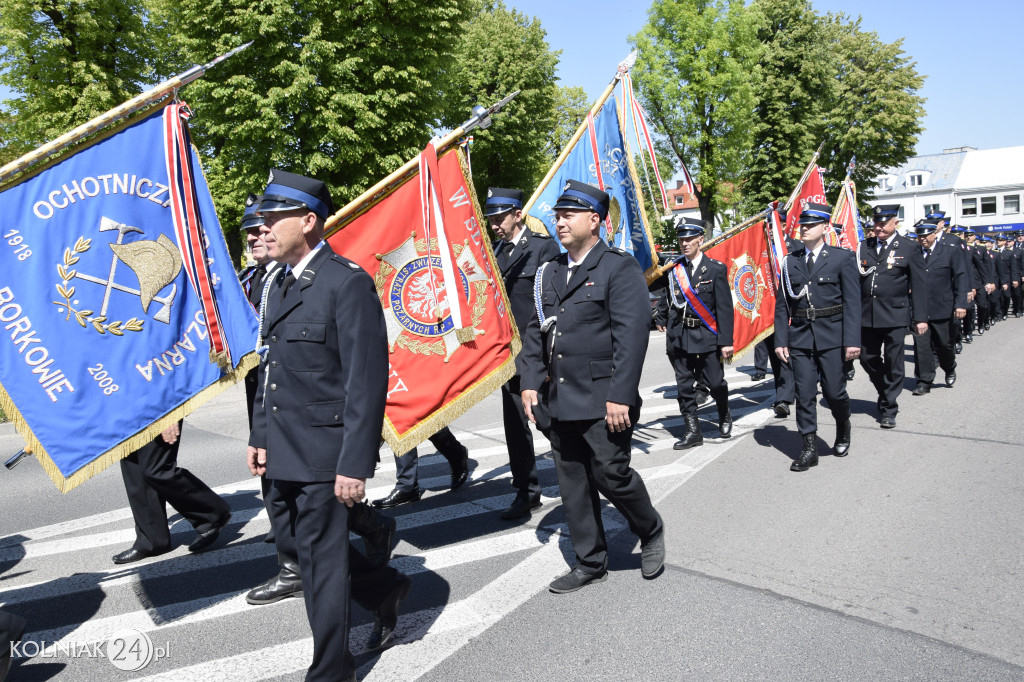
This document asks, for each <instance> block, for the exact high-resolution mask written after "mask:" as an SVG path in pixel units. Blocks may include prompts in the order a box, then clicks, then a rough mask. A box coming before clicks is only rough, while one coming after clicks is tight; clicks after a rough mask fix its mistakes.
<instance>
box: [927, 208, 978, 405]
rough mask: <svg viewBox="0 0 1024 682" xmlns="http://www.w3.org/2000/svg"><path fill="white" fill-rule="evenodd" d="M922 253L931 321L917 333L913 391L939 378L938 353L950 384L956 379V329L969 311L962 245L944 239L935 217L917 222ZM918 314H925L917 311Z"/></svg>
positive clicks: (928, 316)
mask: <svg viewBox="0 0 1024 682" xmlns="http://www.w3.org/2000/svg"><path fill="white" fill-rule="evenodd" d="M914 234H915V236H916V237H917V242H918V246H919V250H920V252H921V257H922V258H923V259H924V268H925V278H926V280H925V281H926V285H925V288H926V290H927V292H928V296H927V299H928V300H927V304H926V305H927V308H926V311H925V312H926V316H927V325H925V327H924V330H923V332H922V331H921V330H920V329H918V330H916V331H917V332H918V333H916V334H915V335H914V364H915V367H914V376H915V377H916V378H917V386H916V387H915V388H914V391H913V394H914V395H917V396H920V395H925V394H927V393H929V392H930V391H931V386H932V382H933V381H935V365H936V357H937V358H938V365H939V366H940V367H942V369H943V371H944V372H945V373H946V386H950V387H952V386H953V384H954V383H956V351H955V350H954V348H953V343H954V341H953V338H954V336H953V330H954V327H955V326H956V325H959V323H960V320H962V319H963V318H964V316H965V315H967V290H968V288H969V285H968V279H967V269H966V267H965V264H964V259H963V258H962V257H961V256H962V253H963V252H962V251H961V249H960V248H959V247H958V246H957V245H956V244H951V243H942V242H941V241H940V240H939V239H938V234H937V233H936V225H935V221H934V219H927V218H926V219H925V220H919V221H918V222H917V224H915V225H914ZM914 317H921V316H920V315H919V314H918V312H917V311H915V312H914Z"/></svg>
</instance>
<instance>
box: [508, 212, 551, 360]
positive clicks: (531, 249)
mask: <svg viewBox="0 0 1024 682" xmlns="http://www.w3.org/2000/svg"><path fill="white" fill-rule="evenodd" d="M557 255H558V246H556V245H555V240H554V239H552V238H551V237H549V236H547V235H541V234H537V233H535V232H533V231H532V230H530V229H529V228H527V227H524V228H523V232H522V234H521V235H520V236H519V239H518V241H516V242H515V243H511V244H510V243H508V242H505V241H501V240H498V241H496V242H495V243H494V259H495V260H496V261H497V262H498V268H499V269H500V270H501V278H502V280H504V282H505V293H507V294H508V303H509V305H510V306H511V308H512V318H513V319H514V320H515V322H516V327H518V328H519V337H520V338H524V337H525V336H526V328H527V325H528V324H529V322H530V314H531V313H532V312H533V309H534V308H535V307H536V305H535V304H534V300H533V281H534V277H535V275H536V274H537V268H539V267H540V266H541V265H542V264H543V263H546V262H548V261H550V260H553V259H554V258H555V257H556V256H557ZM516 365H517V373H521V372H519V371H518V365H519V361H518V360H517V363H516Z"/></svg>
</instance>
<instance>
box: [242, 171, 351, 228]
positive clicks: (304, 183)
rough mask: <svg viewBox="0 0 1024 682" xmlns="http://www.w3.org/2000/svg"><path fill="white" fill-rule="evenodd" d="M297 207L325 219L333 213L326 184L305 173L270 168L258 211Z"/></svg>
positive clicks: (265, 211)
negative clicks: (308, 176)
mask: <svg viewBox="0 0 1024 682" xmlns="http://www.w3.org/2000/svg"><path fill="white" fill-rule="evenodd" d="M297 208H305V209H309V210H310V211H312V212H313V213H316V214H317V215H318V216H320V217H321V218H323V219H324V220H326V219H327V217H328V216H329V215H331V214H332V213H334V202H333V201H331V193H330V191H329V190H328V189H327V185H325V184H324V183H323V182H321V181H320V180H317V179H315V178H307V177H306V176H305V175H299V174H297V173H289V172H288V171H283V170H280V169H278V168H274V169H272V170H271V171H270V178H269V179H268V180H267V188H266V189H265V190H263V196H262V198H261V200H260V207H259V209H257V210H258V211H259V212H260V213H271V212H274V211H294V210H295V209H297Z"/></svg>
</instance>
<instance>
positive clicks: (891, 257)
mask: <svg viewBox="0 0 1024 682" xmlns="http://www.w3.org/2000/svg"><path fill="white" fill-rule="evenodd" d="M885 262H886V265H887V267H886V270H892V264H893V263H895V262H896V252H895V251H890V252H889V257H888V258H886V259H885Z"/></svg>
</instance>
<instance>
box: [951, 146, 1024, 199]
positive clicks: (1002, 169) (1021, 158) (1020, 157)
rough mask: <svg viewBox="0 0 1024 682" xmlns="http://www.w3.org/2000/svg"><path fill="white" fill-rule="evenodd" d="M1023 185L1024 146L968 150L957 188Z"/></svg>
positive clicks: (957, 181)
mask: <svg viewBox="0 0 1024 682" xmlns="http://www.w3.org/2000/svg"><path fill="white" fill-rule="evenodd" d="M1013 185H1018V186H1019V185H1024V146H1021V147H1001V148H999V149H980V150H977V151H972V152H968V153H967V154H966V158H965V159H964V163H963V167H962V168H961V169H960V176H959V177H958V178H957V180H956V189H957V190H970V189H974V188H977V189H983V188H986V187H1006V186H1013Z"/></svg>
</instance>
